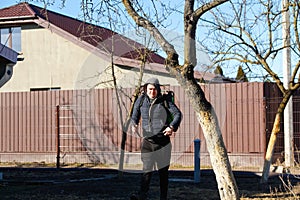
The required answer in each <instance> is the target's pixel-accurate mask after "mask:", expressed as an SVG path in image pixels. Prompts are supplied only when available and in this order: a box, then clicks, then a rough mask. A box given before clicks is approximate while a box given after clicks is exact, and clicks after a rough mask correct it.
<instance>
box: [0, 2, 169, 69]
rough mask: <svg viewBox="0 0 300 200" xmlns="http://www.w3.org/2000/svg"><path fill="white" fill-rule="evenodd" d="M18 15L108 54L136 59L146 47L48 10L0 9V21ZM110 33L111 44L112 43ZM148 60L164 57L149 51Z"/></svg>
mask: <svg viewBox="0 0 300 200" xmlns="http://www.w3.org/2000/svg"><path fill="white" fill-rule="evenodd" d="M15 18H17V19H21V18H41V19H44V20H46V21H48V22H49V23H50V24H53V25H54V26H57V27H59V28H61V29H63V30H64V31H66V32H68V33H70V34H72V35H74V36H75V37H77V38H79V39H81V40H83V41H85V42H87V43H89V44H91V45H93V46H95V47H98V48H100V49H101V50H103V51H105V52H106V53H108V54H111V53H112V52H114V55H115V56H120V57H123V58H129V59H134V60H140V55H141V53H139V52H145V49H146V47H145V46H143V45H141V44H139V43H137V42H135V41H133V40H131V39H129V38H126V37H124V36H122V35H120V34H117V33H116V32H113V31H111V30H109V29H106V28H103V27H100V26H96V25H93V24H89V23H85V22H83V21H80V20H77V19H74V18H71V17H68V16H65V15H62V14H59V13H56V12H53V11H50V10H46V9H44V8H40V7H38V6H34V5H32V4H28V3H20V4H17V5H14V6H11V7H8V8H3V9H0V22H1V21H5V20H11V19H15ZM112 36H113V40H114V41H113V44H114V45H112ZM148 62H150V63H159V64H163V63H164V58H163V57H161V56H160V55H158V54H155V53H153V52H151V53H149V56H148Z"/></svg>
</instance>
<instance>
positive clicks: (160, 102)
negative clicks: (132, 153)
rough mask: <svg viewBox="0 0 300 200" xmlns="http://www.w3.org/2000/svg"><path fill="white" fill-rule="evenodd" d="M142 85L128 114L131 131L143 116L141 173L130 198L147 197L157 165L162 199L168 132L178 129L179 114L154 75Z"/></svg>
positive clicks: (168, 153) (168, 156)
mask: <svg viewBox="0 0 300 200" xmlns="http://www.w3.org/2000/svg"><path fill="white" fill-rule="evenodd" d="M143 89H144V94H143V95H141V96H140V97H139V98H138V99H137V101H136V102H135V104H134V108H133V113H132V117H131V120H132V123H133V125H132V131H133V133H136V132H137V126H138V123H139V121H140V118H141V119H142V130H143V140H142V144H141V159H142V162H143V174H142V177H141V185H140V191H139V195H138V196H132V197H131V199H132V200H134V199H139V200H142V199H146V198H147V193H148V191H149V185H150V180H151V176H152V172H153V170H154V168H155V165H156V166H157V169H158V173H159V179H160V199H161V200H163V199H167V194H168V178H169V166H170V160H171V149H172V145H171V143H170V136H172V135H173V134H174V132H175V131H177V129H178V127H179V125H180V122H181V119H182V114H181V112H180V110H179V109H178V108H177V106H176V105H175V104H174V103H173V102H172V101H167V99H166V98H165V97H164V95H162V93H161V89H160V84H159V81H158V79H157V78H150V79H149V80H147V81H146V83H145V85H144V88H143ZM166 101H167V102H166ZM166 104H167V106H166ZM170 115H172V117H171V120H168V119H170Z"/></svg>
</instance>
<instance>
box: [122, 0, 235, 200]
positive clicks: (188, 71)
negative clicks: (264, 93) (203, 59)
mask: <svg viewBox="0 0 300 200" xmlns="http://www.w3.org/2000/svg"><path fill="white" fill-rule="evenodd" d="M226 1H227V0H213V1H211V2H209V3H203V4H202V6H200V7H198V8H197V9H194V6H195V5H194V4H195V2H194V1H193V0H186V1H185V5H184V16H183V20H184V64H183V65H180V64H179V59H178V53H177V52H176V50H175V48H174V46H173V45H172V44H171V43H170V42H169V41H167V40H166V38H165V37H164V36H163V34H162V33H161V32H160V31H159V30H158V28H157V27H156V26H155V24H154V23H153V22H152V19H155V18H156V17H157V16H158V15H156V14H157V12H155V9H154V12H151V14H150V15H149V14H147V13H146V12H145V11H144V10H143V8H142V7H141V6H140V5H139V4H138V3H137V2H138V1H130V0H123V1H122V2H123V4H124V6H125V8H126V10H127V12H128V14H129V15H130V16H131V17H132V19H133V20H134V22H135V23H136V24H137V25H138V26H140V27H143V28H145V29H146V30H148V31H149V33H150V34H151V35H152V36H153V37H154V39H155V40H156V42H157V43H158V44H159V45H160V46H161V48H162V49H163V51H164V52H165V53H166V54H167V57H166V68H167V70H169V72H170V74H171V75H173V76H175V77H176V79H177V80H178V82H179V84H180V85H181V86H182V87H183V88H184V89H185V91H186V94H187V96H188V97H189V99H190V101H191V103H192V105H193V108H194V109H195V112H196V113H197V116H198V120H199V123H200V124H201V127H202V129H203V132H204V136H205V139H206V143H207V147H208V151H209V153H210V158H211V162H212V166H213V170H214V172H215V174H216V179H217V183H218V189H219V194H220V198H221V199H239V192H238V188H237V185H236V182H235V179H234V176H233V173H232V170H231V166H230V162H229V159H228V155H227V150H226V148H225V145H224V142H223V138H222V134H221V131H220V127H219V124H218V120H217V116H216V113H215V111H214V109H213V107H212V105H211V104H210V103H209V102H208V101H207V99H206V98H205V95H204V92H203V90H202V89H201V87H200V86H199V84H198V83H197V82H196V81H195V79H194V67H195V66H196V63H197V61H196V42H195V41H196V38H195V37H196V29H197V22H198V20H199V19H200V17H201V16H202V15H203V14H205V13H206V12H208V11H209V10H211V9H213V8H215V7H217V6H219V5H221V4H223V3H225V2H226ZM150 4H151V5H153V7H154V8H156V4H155V1H150ZM152 11H153V10H152Z"/></svg>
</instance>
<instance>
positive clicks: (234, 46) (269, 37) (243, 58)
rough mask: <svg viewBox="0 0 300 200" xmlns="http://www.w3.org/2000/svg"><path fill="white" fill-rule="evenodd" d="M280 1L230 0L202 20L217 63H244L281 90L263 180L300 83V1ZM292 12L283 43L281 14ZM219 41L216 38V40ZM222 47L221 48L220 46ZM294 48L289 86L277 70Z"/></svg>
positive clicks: (245, 66)
mask: <svg viewBox="0 0 300 200" xmlns="http://www.w3.org/2000/svg"><path fill="white" fill-rule="evenodd" d="M280 3H281V2H280V1H272V0H268V1H242V2H241V1H231V2H230V4H227V9H226V10H230V12H224V10H221V9H220V10H217V11H215V12H212V13H211V15H210V16H211V18H210V19H206V20H203V24H202V25H204V26H206V27H207V28H208V30H209V31H208V33H209V36H208V37H207V38H206V40H205V41H204V42H205V43H206V44H207V45H206V46H209V47H212V48H210V52H211V53H213V54H214V55H215V61H216V63H218V65H222V64H228V63H230V65H231V66H230V67H233V66H234V65H236V66H239V65H243V67H244V69H246V70H247V71H248V72H249V74H251V75H250V76H251V77H253V76H256V77H257V76H263V77H266V76H269V77H271V78H272V79H273V81H274V82H275V83H276V85H277V86H278V88H279V89H280V91H281V93H282V96H283V97H282V100H281V102H280V104H279V106H278V109H277V113H276V116H275V119H274V123H273V128H272V132H271V137H270V140H269V143H268V147H267V152H266V155H265V162H264V168H263V176H262V180H261V182H262V183H265V182H267V180H268V176H269V170H270V165H271V162H272V156H273V151H274V147H275V144H276V139H277V134H278V133H279V132H280V123H281V121H282V115H283V111H284V109H285V107H286V105H287V103H288V101H289V99H290V98H291V96H292V95H293V93H294V92H295V91H296V90H297V89H298V88H299V86H300V82H299V80H300V74H299V66H300V61H299V55H300V40H299V31H298V26H299V24H298V22H297V21H298V20H299V11H300V4H299V2H298V1H288V3H287V5H286V6H284V7H283V6H281V5H280ZM284 12H291V13H292V14H291V18H290V19H291V21H292V22H291V24H292V25H291V27H290V28H291V30H292V31H291V34H290V37H291V42H290V44H286V43H284V40H285V38H282V36H281V31H282V29H283V25H284V23H285V22H284V21H282V14H283V13H284ZM216 41H217V42H216ZM220 47H221V48H220ZM287 48H289V49H291V51H292V63H293V70H292V75H291V78H290V80H289V84H288V86H287V87H285V86H284V84H283V82H282V78H281V77H280V74H279V72H278V71H280V69H281V68H282V67H281V63H279V62H280V60H281V55H282V52H283V51H284V50H285V49H287Z"/></svg>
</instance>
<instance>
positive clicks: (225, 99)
mask: <svg viewBox="0 0 300 200" xmlns="http://www.w3.org/2000/svg"><path fill="white" fill-rule="evenodd" d="M266 85H267V86H266ZM201 87H202V88H203V90H204V91H205V94H206V97H207V98H208V100H209V101H210V102H211V103H212V105H213V107H214V109H215V111H216V113H217V115H218V120H219V124H220V127H221V131H222V135H223V139H224V142H225V145H226V147H227V150H228V152H229V153H231V154H239V153H240V154H245V153H263V152H264V151H265V149H266V141H268V138H267V137H266V136H265V134H266V130H267V133H268V134H269V133H270V131H271V129H270V128H271V125H272V124H273V121H274V118H273V116H274V111H276V110H275V108H276V106H277V104H276V103H275V104H274V103H273V102H272V97H274V98H275V97H278V90H277V89H276V88H274V85H268V84H266V83H234V84H207V85H201ZM272 88H273V89H272ZM170 89H171V90H173V91H174V92H175V101H176V104H177V105H178V107H179V108H180V109H181V111H182V113H183V121H182V124H181V126H180V128H179V130H178V132H177V133H176V136H175V137H173V138H172V140H173V152H174V153H176V154H177V155H178V156H180V155H183V153H193V150H194V149H193V141H194V139H196V138H199V139H201V152H202V153H203V152H205V153H207V148H206V143H205V139H204V137H203V133H202V130H201V127H200V126H199V123H198V120H197V117H196V114H195V112H194V110H193V108H192V107H191V105H190V102H189V99H188V98H187V96H186V94H185V92H184V91H183V89H182V88H180V87H170ZM133 92H134V90H133V89H126V90H124V93H122V95H121V96H120V102H121V108H122V113H120V109H119V108H118V106H117V98H116V94H115V92H114V90H113V89H99V90H98V89H97V90H74V91H44V92H21V93H0V108H1V114H0V117H1V119H0V126H1V127H0V129H1V131H0V145H1V146H0V150H1V153H4V152H5V153H7V152H16V153H47V152H49V153H54V154H55V152H56V145H57V143H56V128H57V127H56V105H60V107H61V108H63V106H65V107H64V108H66V109H65V110H63V109H62V110H60V112H61V113H60V117H65V118H62V119H60V120H61V121H60V123H61V126H60V127H59V128H60V131H61V134H66V135H64V136H65V137H71V138H68V139H64V140H61V142H62V143H61V146H66V147H68V149H67V151H69V152H82V153H85V154H88V155H89V156H90V158H91V159H97V160H99V159H100V160H101V159H102V160H103V158H102V157H101V155H100V154H99V152H104V151H106V152H118V151H119V149H120V145H121V141H122V123H125V121H124V119H125V116H126V114H127V111H128V109H129V107H130V103H131V102H130V98H128V97H131V95H132V94H133ZM264 97H266V98H264ZM297 105H298V104H296V106H297ZM265 107H267V110H265ZM266 111H267V113H266ZM271 111H273V112H271ZM120 115H122V118H121V117H120ZM122 119H123V120H122ZM295 130H297V129H296V128H295ZM128 133H129V134H128V136H127V142H126V151H127V152H138V151H139V149H140V146H139V145H140V138H139V137H137V136H136V135H131V130H129V131H128ZM268 137H269V136H268ZM281 142H282V139H280V141H279V144H281ZM280 150H281V147H278V149H277V151H280ZM95 152H96V153H97V154H94V153H95ZM114 159H117V157H115V158H114Z"/></svg>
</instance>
